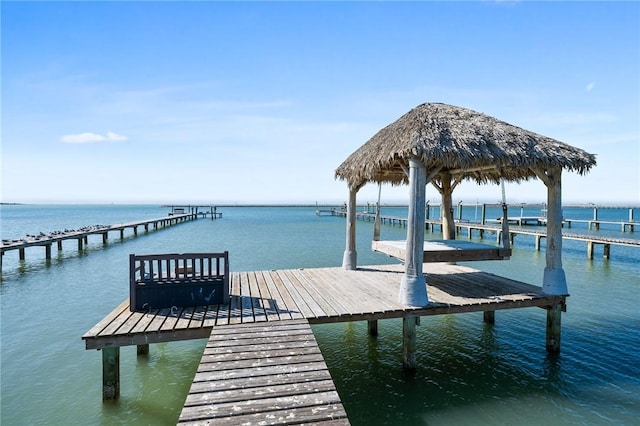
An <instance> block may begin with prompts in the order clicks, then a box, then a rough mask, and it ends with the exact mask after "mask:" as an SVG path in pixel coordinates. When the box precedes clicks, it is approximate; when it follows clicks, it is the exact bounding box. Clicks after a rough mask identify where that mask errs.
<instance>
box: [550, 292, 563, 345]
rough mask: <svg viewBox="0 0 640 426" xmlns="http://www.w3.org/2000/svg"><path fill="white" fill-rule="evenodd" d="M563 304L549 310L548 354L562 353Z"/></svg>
mask: <svg viewBox="0 0 640 426" xmlns="http://www.w3.org/2000/svg"><path fill="white" fill-rule="evenodd" d="M562 308H563V304H562V303H557V304H555V305H553V306H550V307H548V308H547V352H549V353H558V352H560V320H561V318H562Z"/></svg>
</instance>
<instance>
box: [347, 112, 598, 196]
mask: <svg viewBox="0 0 640 426" xmlns="http://www.w3.org/2000/svg"><path fill="white" fill-rule="evenodd" d="M411 157H414V158H419V159H420V160H421V161H422V162H423V163H424V164H425V166H426V168H427V173H429V172H430V171H432V170H437V169H440V174H438V175H436V179H437V178H439V176H441V175H442V173H450V174H451V175H452V176H454V177H458V179H468V180H474V181H476V182H478V183H485V182H495V183H498V182H500V180H501V179H505V180H507V181H522V180H527V179H530V178H534V177H536V173H535V172H534V171H533V170H534V169H535V170H547V169H550V168H558V167H559V168H563V169H566V170H569V171H575V172H577V173H579V174H584V173H586V172H588V171H589V170H590V169H591V167H593V166H595V164H596V159H595V155H593V154H589V153H587V152H585V151H583V150H581V149H579V148H575V147H573V146H570V145H567V144H565V143H563V142H560V141H557V140H555V139H552V138H548V137H546V136H542V135H539V134H537V133H533V132H530V131H528V130H524V129H522V128H520V127H517V126H513V125H511V124H508V123H505V122H504V121H500V120H498V119H496V118H493V117H489V116H487V115H485V114H482V113H479V112H476V111H472V110H469V109H465V108H460V107H456V106H452V105H446V104H441V103H425V104H422V105H420V106H418V107H416V108H414V109H412V110H411V111H409V112H408V113H406V114H405V115H403V116H402V117H400V118H399V119H398V120H396V121H395V122H393V123H391V124H389V125H388V126H387V127H385V128H383V129H382V130H380V131H379V132H378V133H376V134H375V135H374V136H373V137H372V138H371V139H369V141H367V142H366V143H365V144H364V145H362V146H361V147H360V148H359V149H358V150H356V151H355V152H354V153H353V154H351V155H350V156H349V158H347V159H346V160H345V161H344V162H343V163H342V164H341V165H340V166H339V167H338V168H337V169H336V173H335V175H336V178H340V179H342V180H346V181H347V182H348V183H349V185H352V186H360V185H362V184H364V183H367V182H384V183H391V184H402V183H407V182H408V178H407V175H406V171H407V170H408V164H409V158H411Z"/></svg>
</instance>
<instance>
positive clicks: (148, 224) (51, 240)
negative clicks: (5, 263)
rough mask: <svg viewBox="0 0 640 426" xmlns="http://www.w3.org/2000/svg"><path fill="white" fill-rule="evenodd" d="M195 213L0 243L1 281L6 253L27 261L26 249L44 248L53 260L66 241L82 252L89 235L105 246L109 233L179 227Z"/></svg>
mask: <svg viewBox="0 0 640 426" xmlns="http://www.w3.org/2000/svg"><path fill="white" fill-rule="evenodd" d="M196 218H197V216H196V215H195V214H193V213H185V214H173V215H170V216H166V217H161V218H157V219H147V220H141V221H137V222H129V223H122V224H117V225H94V226H87V227H84V228H81V229H77V230H75V229H74V230H64V231H55V232H51V233H49V234H44V233H40V234H38V235H28V236H26V237H24V238H21V239H13V240H2V242H1V243H0V279H1V277H2V259H3V258H4V254H5V252H8V251H12V250H17V251H18V256H19V259H20V260H21V261H24V260H25V249H26V248H27V247H36V246H37V247H44V249H45V259H46V260H51V247H52V246H53V245H54V244H56V245H57V247H58V251H61V250H62V242H63V241H65V240H77V241H78V251H82V250H83V249H84V248H85V247H86V245H87V244H88V243H89V241H88V240H89V235H101V236H102V242H103V243H104V244H106V243H107V241H108V240H109V232H119V233H120V239H124V231H125V229H128V228H130V229H132V230H133V235H136V236H137V235H138V228H141V227H144V230H145V232H148V231H149V228H152V229H159V228H166V227H168V226H172V225H177V224H179V223H183V222H186V221H189V220H194V219H196Z"/></svg>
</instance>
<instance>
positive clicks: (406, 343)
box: [402, 315, 418, 371]
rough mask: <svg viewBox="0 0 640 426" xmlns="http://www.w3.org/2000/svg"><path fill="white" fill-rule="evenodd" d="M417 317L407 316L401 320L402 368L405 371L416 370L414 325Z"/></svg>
mask: <svg viewBox="0 0 640 426" xmlns="http://www.w3.org/2000/svg"><path fill="white" fill-rule="evenodd" d="M417 323H418V317H416V316H413V315H409V316H406V317H404V318H402V366H403V367H404V369H405V370H409V371H413V370H415V369H416V347H417V337H416V325H417Z"/></svg>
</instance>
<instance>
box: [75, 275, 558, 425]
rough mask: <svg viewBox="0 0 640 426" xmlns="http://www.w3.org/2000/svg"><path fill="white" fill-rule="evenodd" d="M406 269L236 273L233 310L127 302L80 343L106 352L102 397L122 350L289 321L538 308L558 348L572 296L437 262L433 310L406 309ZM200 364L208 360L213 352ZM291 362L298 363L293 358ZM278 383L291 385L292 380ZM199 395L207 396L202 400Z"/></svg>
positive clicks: (430, 278) (110, 392)
mask: <svg viewBox="0 0 640 426" xmlns="http://www.w3.org/2000/svg"><path fill="white" fill-rule="evenodd" d="M403 268H404V267H403V265H400V264H396V265H381V266H363V267H360V268H358V269H357V270H355V271H350V270H345V269H344V268H342V267H333V268H317V269H288V270H271V271H249V272H234V273H232V275H231V283H230V294H231V297H230V301H229V303H228V304H221V305H208V306H198V307H191V308H173V309H157V310H153V311H149V312H146V313H145V312H131V311H130V310H129V301H128V300H125V301H124V302H123V303H122V304H121V305H120V306H118V307H117V308H116V309H115V310H113V311H112V312H111V313H109V314H108V315H107V316H106V317H105V318H104V319H103V320H101V321H100V322H99V323H98V324H96V325H95V326H94V327H93V328H91V329H90V330H89V331H88V332H87V333H85V335H84V336H82V339H83V340H84V341H85V345H86V349H98V350H101V351H102V364H103V385H102V386H103V398H104V399H112V398H117V397H118V395H119V393H120V380H119V377H120V371H119V363H120V361H119V360H120V347H121V346H127V345H137V346H138V353H139V354H142V353H147V352H148V350H149V344H153V343H159V342H169V341H177V340H186V339H199V338H210V339H211V338H213V339H214V341H219V340H220V339H221V336H223V335H226V337H228V338H229V340H231V339H232V337H231V335H232V334H234V331H233V330H234V329H235V330H237V328H236V327H238V326H239V325H247V327H251V325H252V324H255V325H262V326H269V325H271V324H276V323H278V322H281V323H282V324H288V323H290V321H291V320H303V321H308V322H309V323H314V324H322V323H334V322H350V321H362V320H366V321H369V326H370V328H369V329H370V330H374V329H376V327H377V323H376V321H377V320H383V319H389V318H403V320H406V319H407V318H409V317H411V318H417V317H421V316H430V315H442V314H456V313H464V312H484V313H485V315H484V318H485V320H486V321H493V318H494V312H495V311H498V310H504V309H517V308H526V307H540V308H543V309H546V310H547V323H546V329H547V340H546V346H547V349H549V350H559V344H560V319H559V316H560V311H561V310H562V309H563V308H564V306H565V301H566V297H567V296H566V295H549V294H545V293H543V292H542V290H541V288H540V287H538V286H534V285H531V284H526V283H523V282H519V281H515V280H512V279H509V278H505V277H500V276H497V275H494V274H490V273H487V272H483V271H479V270H476V269H472V268H468V267H465V266H460V265H454V264H443V263H433V264H429V265H428V267H426V268H425V270H426V280H427V284H428V296H429V304H428V305H427V306H424V307H407V306H404V305H402V304H400V303H399V302H398V294H399V288H400V279H401V276H402V274H403V270H404V269H403ZM541 326H543V327H544V326H545V324H541ZM263 331H265V332H266V329H263ZM212 332H213V334H212ZM214 334H215V336H216V337H213V335H214ZM372 334H373V333H372ZM222 340H224V339H222ZM214 346H216V347H217V344H216V345H214ZM273 350H275V351H277V350H278V349H277V348H274V349H273ZM265 356H269V357H273V356H274V355H273V353H271V354H270V355H265ZM202 362H203V363H208V362H210V358H208V352H206V353H205V356H204V357H203V361H202ZM290 362H291V363H295V362H296V361H295V359H294V358H291V361H290ZM399 364H400V362H399ZM206 368H207V367H206V366H203V365H202V364H201V367H199V370H198V371H199V372H204V371H205V370H206ZM279 377H280V378H281V379H282V380H285V379H286V377H287V375H280V376H279ZM201 379H203V376H202V375H196V382H197V383H201ZM205 382H206V380H205ZM216 383H219V382H216ZM271 385H273V386H278V389H280V387H279V386H282V385H285V383H279V382H278V381H274V382H272V383H271ZM201 386H204V387H206V386H217V385H214V384H211V385H206V384H205V385H200V384H198V385H196V384H195V382H194V385H193V386H192V393H190V395H192V394H197V393H201V392H200V391H201V390H202V388H201ZM319 392H320V391H319ZM322 392H325V391H322ZM327 392H331V391H327ZM200 396H201V397H203V398H204V395H200ZM324 396H327V395H324ZM324 396H323V398H324ZM198 398H199V396H197V395H194V396H190V397H189V398H188V399H187V403H186V404H187V406H188V407H191V406H192V405H195V406H201V405H206V403H204V400H202V399H201V400H200V401H199V402H197V403H196V402H195V401H194V400H197V399H198ZM247 398H249V396H247ZM236 405H237V406H238V407H240V406H241V403H240V402H238V401H237V402H236ZM198 410H200V411H201V412H202V411H203V410H204V411H206V412H208V413H210V414H211V412H210V411H207V410H210V409H209V408H203V407H200V408H198ZM335 412H339V410H338V409H336V411H335ZM185 416H186V415H185ZM205 417H206V416H205ZM198 418H199V417H198ZM184 419H185V420H186V419H187V417H184ZM198 421H200V420H198Z"/></svg>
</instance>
